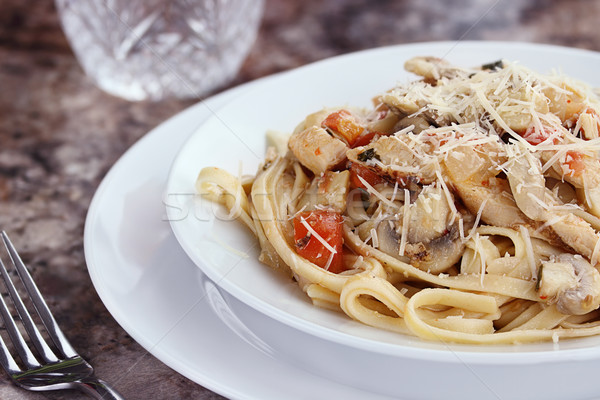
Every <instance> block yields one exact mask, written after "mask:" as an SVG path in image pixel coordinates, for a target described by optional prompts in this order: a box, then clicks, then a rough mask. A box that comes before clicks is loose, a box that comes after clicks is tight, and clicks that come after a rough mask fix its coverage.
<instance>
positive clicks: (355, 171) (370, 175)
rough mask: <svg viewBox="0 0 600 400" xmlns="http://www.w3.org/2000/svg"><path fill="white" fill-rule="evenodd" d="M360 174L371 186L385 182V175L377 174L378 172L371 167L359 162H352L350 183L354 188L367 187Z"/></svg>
mask: <svg viewBox="0 0 600 400" xmlns="http://www.w3.org/2000/svg"><path fill="white" fill-rule="evenodd" d="M359 176H360V177H361V178H363V179H364V180H365V182H367V183H368V184H369V185H371V186H375V185H377V184H378V183H383V182H385V179H383V177H381V176H379V175H377V173H375V172H373V171H371V170H370V169H369V168H367V167H363V166H362V165H360V164H357V163H352V164H351V165H350V185H351V186H352V187H354V188H361V189H366V188H367V187H366V186H365V185H364V184H363V183H362V182H361V180H360V179H359V178H358V177H359Z"/></svg>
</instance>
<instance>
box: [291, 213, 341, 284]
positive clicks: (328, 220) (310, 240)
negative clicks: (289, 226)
mask: <svg viewBox="0 0 600 400" xmlns="http://www.w3.org/2000/svg"><path fill="white" fill-rule="evenodd" d="M343 222H344V220H343V218H342V215H341V214H340V213H337V212H335V211H327V210H314V211H305V212H301V213H299V214H297V215H296V216H295V217H294V244H295V248H296V252H297V253H298V255H300V256H302V257H304V258H306V259H307V260H308V261H310V262H312V263H313V264H316V265H318V266H319V267H321V268H324V269H327V270H328V271H329V272H333V273H335V274H337V273H339V272H342V271H344V270H346V268H345V267H344V259H343V245H344V238H343V235H342V223H343ZM306 225H308V226H310V228H311V229H312V230H314V232H316V233H317V235H318V236H320V238H321V239H322V240H324V241H325V242H326V243H327V245H328V246H325V244H324V243H323V242H322V241H321V240H320V239H319V238H317V237H316V236H315V235H314V234H313V232H311V230H310V229H308V228H307V227H306ZM332 249H333V250H334V251H335V252H334V253H333V255H332V251H331V250H332ZM330 259H331V261H330Z"/></svg>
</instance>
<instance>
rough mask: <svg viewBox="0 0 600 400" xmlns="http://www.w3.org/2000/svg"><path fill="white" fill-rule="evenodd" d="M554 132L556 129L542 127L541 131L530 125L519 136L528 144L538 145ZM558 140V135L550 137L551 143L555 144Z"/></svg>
mask: <svg viewBox="0 0 600 400" xmlns="http://www.w3.org/2000/svg"><path fill="white" fill-rule="evenodd" d="M554 134H556V131H555V130H553V129H550V128H544V129H543V130H542V131H541V132H540V131H539V129H537V128H536V127H535V126H533V125H531V126H530V127H529V128H527V130H526V131H525V132H523V134H521V136H522V137H523V139H525V140H526V141H527V142H529V144H532V145H534V146H535V145H538V144H540V143H542V142H544V141H546V140H548V138H550V137H551V136H552V135H554ZM558 142H559V138H558V137H554V138H552V143H553V144H557V143H558Z"/></svg>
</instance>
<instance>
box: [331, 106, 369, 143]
mask: <svg viewBox="0 0 600 400" xmlns="http://www.w3.org/2000/svg"><path fill="white" fill-rule="evenodd" d="M321 126H322V127H323V128H325V129H330V130H332V131H333V132H335V133H337V134H339V135H340V136H342V138H344V140H346V142H347V143H348V145H349V146H353V144H354V142H355V141H356V139H357V138H358V137H359V136H360V135H361V134H362V133H363V131H364V130H365V128H363V127H362V126H360V124H359V123H358V122H357V121H356V118H354V115H352V114H351V113H350V112H349V111H346V110H340V111H336V112H334V113H331V114H329V115H328V116H327V118H325V119H324V120H323V122H322V123H321Z"/></svg>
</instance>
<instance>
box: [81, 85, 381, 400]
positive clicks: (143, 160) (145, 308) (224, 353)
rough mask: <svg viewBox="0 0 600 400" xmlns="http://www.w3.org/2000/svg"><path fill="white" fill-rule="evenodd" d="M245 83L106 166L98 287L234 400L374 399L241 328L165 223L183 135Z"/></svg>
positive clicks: (112, 306)
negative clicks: (292, 360)
mask: <svg viewBox="0 0 600 400" xmlns="http://www.w3.org/2000/svg"><path fill="white" fill-rule="evenodd" d="M255 84H256V83H253V84H251V85H255ZM247 87H248V85H246V86H245V87H240V88H237V89H235V90H232V91H229V92H225V93H223V94H220V95H218V96H216V97H214V98H212V99H209V100H207V101H206V102H205V103H204V104H198V105H195V106H193V107H191V108H190V109H188V110H186V111H184V112H182V113H181V114H179V115H177V116H175V117H174V118H172V119H170V120H169V121H167V122H165V123H164V124H162V125H160V126H159V127H157V128H156V129H154V130H153V131H152V132H150V133H148V134H147V135H146V136H145V137H144V138H143V139H141V140H140V141H139V142H138V143H136V144H135V145H134V146H133V147H132V148H131V149H130V150H129V151H127V153H126V154H125V155H124V156H123V157H122V158H121V159H120V160H119V161H118V162H117V163H116V164H115V165H114V167H113V168H112V169H111V170H110V171H109V173H108V174H107V175H106V177H105V179H104V180H103V182H102V184H101V185H100V187H99V188H98V190H97V192H96V194H95V196H94V199H93V201H92V204H91V205H90V208H89V212H88V216H87V219H86V226H85V238H84V239H85V240H84V246H85V255H86V261H87V265H88V270H89V273H90V276H91V278H92V281H93V284H94V287H95V288H96V291H97V292H98V294H99V296H100V298H101V299H102V301H103V302H104V304H105V305H106V307H107V309H108V310H109V311H110V313H111V314H112V315H113V316H114V318H115V319H116V320H117V322H118V323H119V324H120V325H121V326H122V327H123V329H125V330H126V331H127V332H128V333H129V334H130V335H131V337H133V338H134V339H135V340H136V341H137V342H138V343H140V344H141V345H142V346H143V347H144V348H145V349H147V350H148V351H149V352H150V353H151V354H153V355H154V356H156V357H157V358H158V359H160V360H161V361H163V362H164V363H165V364H167V365H168V366H170V367H171V368H173V369H174V370H175V371H177V372H179V373H181V374H182V375H185V376H186V377H188V378H189V379H191V380H193V381H194V382H196V383H198V384H200V385H203V386H205V387H207V388H209V389H211V390H213V391H215V392H218V393H220V394H222V395H224V396H227V397H229V398H233V399H256V400H266V399H284V398H285V399H292V400H294V399H297V400H301V399H308V398H314V399H332V398H345V399H355V400H360V399H364V398H367V397H368V398H373V395H372V394H369V393H365V392H363V391H360V390H356V389H354V388H351V387H345V386H343V385H340V384H337V383H334V382H330V381H328V380H326V379H324V378H320V377H318V376H315V375H312V374H309V373H307V372H305V371H302V370H299V369H297V368H294V367H292V366H291V365H289V364H287V363H286V362H285V360H279V359H277V358H275V356H274V355H273V353H272V352H271V351H270V349H269V348H268V347H267V346H265V345H264V344H262V343H261V342H260V341H258V340H257V339H256V338H255V337H253V336H252V335H251V334H249V333H248V332H244V331H243V329H244V328H243V326H241V325H240V324H239V322H237V321H236V319H235V318H234V317H232V316H231V315H230V314H229V313H228V311H227V309H226V308H223V307H222V304H221V302H222V300H221V298H220V296H219V294H218V292H217V291H216V290H215V289H214V287H213V285H212V284H211V282H210V281H209V280H207V279H206V278H205V275H204V274H203V273H202V272H201V271H200V270H199V269H198V268H196V266H195V265H194V264H193V263H192V262H191V261H190V259H189V258H188V257H187V256H186V255H185V253H184V252H183V251H182V250H181V248H180V246H179V245H178V243H177V241H176V240H175V238H174V237H173V234H172V232H171V228H170V226H169V223H168V222H167V221H166V218H165V215H164V207H163V204H162V201H161V200H162V196H163V190H164V186H165V183H166V178H167V172H168V170H169V167H170V165H171V162H172V160H173V157H174V156H175V154H176V152H177V151H178V149H179V148H180V146H181V144H182V142H183V141H184V140H185V139H186V138H187V137H188V136H189V135H190V134H191V133H192V132H194V131H195V130H196V128H197V127H198V126H199V125H200V124H201V123H202V122H203V121H204V120H205V119H206V118H207V117H209V116H210V115H212V110H216V109H218V107H220V106H221V105H222V104H224V103H225V102H226V101H228V100H230V99H231V98H233V97H234V96H235V95H237V94H239V93H241V92H243V91H244V90H245V89H247ZM215 310H217V311H218V314H216V313H215V312H214V311H215ZM255 316H256V317H257V318H260V317H261V315H259V314H258V313H255ZM249 317H250V318H251V316H250V315H249ZM376 398H382V397H376Z"/></svg>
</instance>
